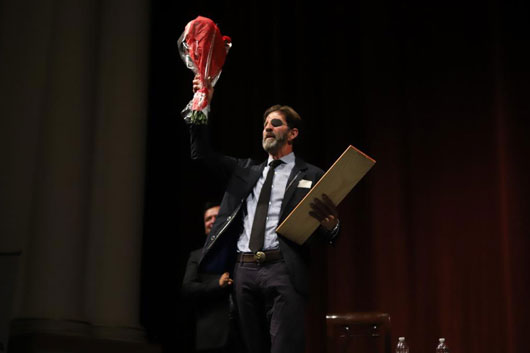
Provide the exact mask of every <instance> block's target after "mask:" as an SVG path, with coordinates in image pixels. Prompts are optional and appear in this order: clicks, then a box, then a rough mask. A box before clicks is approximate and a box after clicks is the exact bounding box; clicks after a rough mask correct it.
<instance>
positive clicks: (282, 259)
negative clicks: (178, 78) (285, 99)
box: [190, 79, 339, 353]
mask: <svg viewBox="0 0 530 353" xmlns="http://www.w3.org/2000/svg"><path fill="white" fill-rule="evenodd" d="M193 83H194V85H193V88H194V91H196V90H198V89H200V88H201V84H200V82H199V80H198V79H195V80H194V82H193ZM212 95H213V88H212V87H208V101H210V102H211V98H212ZM263 119H264V127H263V136H262V145H263V148H264V150H265V151H266V152H267V153H268V155H269V156H268V160H267V161H266V162H263V163H259V162H256V161H254V160H251V159H237V158H232V157H228V156H224V155H221V154H218V153H215V152H214V151H212V150H211V149H210V146H209V141H208V136H207V133H208V130H207V126H206V125H203V124H190V137H191V156H192V158H193V159H198V160H202V161H204V162H205V163H206V165H208V166H210V167H212V168H213V170H214V171H215V173H216V175H218V176H219V177H225V178H226V180H228V183H227V187H226V191H225V194H224V197H223V201H222V202H221V206H220V210H219V214H218V217H217V219H216V221H215V223H214V225H213V227H212V231H211V232H210V235H209V237H208V238H207V240H206V243H205V245H204V247H203V252H202V256H201V259H200V267H201V270H202V271H204V272H207V273H217V274H221V273H224V272H226V271H228V272H232V271H233V275H234V286H235V296H236V303H237V307H238V311H239V316H240V322H241V333H242V336H243V338H244V341H245V343H246V345H247V350H248V351H249V352H253V353H268V352H273V353H280V352H286V353H287V352H288V353H302V352H303V351H304V343H305V336H304V314H305V303H306V297H307V294H308V282H309V273H308V267H307V266H308V262H309V260H310V259H309V253H308V249H307V243H311V242H313V240H318V239H322V240H325V241H327V242H332V241H333V240H334V239H335V237H336V236H337V234H338V232H339V220H338V214H337V210H336V207H335V205H334V204H333V203H332V202H331V200H330V199H329V198H328V197H326V196H325V195H322V199H318V198H317V199H315V200H313V205H312V211H311V213H310V215H311V216H313V217H315V218H317V219H318V220H319V221H320V224H321V226H320V227H319V230H318V231H317V232H316V233H318V234H315V235H314V236H312V237H311V238H312V239H310V240H309V241H308V242H306V244H304V245H298V244H296V243H294V242H292V241H290V240H289V239H287V238H285V237H283V236H281V235H279V234H277V233H276V232H275V229H276V227H277V226H278V225H279V224H280V223H281V222H282V221H283V219H284V218H285V217H286V216H287V215H288V214H289V213H290V212H291V211H292V210H293V209H294V207H295V206H296V205H297V204H298V203H299V202H300V201H301V200H302V198H303V197H304V196H305V195H306V194H307V192H308V191H309V190H310V188H311V187H312V186H313V185H315V184H316V182H317V181H318V180H319V179H320V177H322V175H323V171H322V170H321V169H320V168H318V167H315V166H313V165H311V164H309V163H306V162H304V161H303V160H301V159H300V158H298V157H295V155H294V153H293V143H294V142H295V139H296V138H297V137H298V134H299V132H300V125H301V119H300V116H299V115H298V114H297V113H296V111H294V109H292V108H291V107H288V106H280V105H276V106H273V107H271V108H269V109H268V110H267V111H266V112H265V114H264V116H263Z"/></svg>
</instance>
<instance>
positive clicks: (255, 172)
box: [241, 161, 266, 198]
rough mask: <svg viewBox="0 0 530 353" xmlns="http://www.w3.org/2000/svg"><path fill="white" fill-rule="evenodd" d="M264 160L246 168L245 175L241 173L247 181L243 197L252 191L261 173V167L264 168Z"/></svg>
mask: <svg viewBox="0 0 530 353" xmlns="http://www.w3.org/2000/svg"><path fill="white" fill-rule="evenodd" d="M265 164H266V161H265V162H263V163H261V164H259V165H256V166H253V167H252V168H249V169H247V174H246V175H241V178H242V179H243V180H244V181H245V182H246V183H247V185H246V189H245V192H244V194H243V195H244V198H246V197H247V196H248V194H249V193H250V192H251V191H252V189H253V188H254V186H255V185H256V183H257V182H258V179H259V177H260V176H261V174H262V173H263V169H264V168H265Z"/></svg>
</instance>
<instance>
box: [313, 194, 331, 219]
mask: <svg viewBox="0 0 530 353" xmlns="http://www.w3.org/2000/svg"><path fill="white" fill-rule="evenodd" d="M311 206H312V207H313V209H314V210H315V211H316V212H318V213H319V214H321V215H322V216H324V217H325V216H327V215H331V214H333V210H331V209H330V208H329V206H328V205H326V204H325V203H324V202H322V201H320V199H318V198H315V199H314V200H313V202H312V203H311Z"/></svg>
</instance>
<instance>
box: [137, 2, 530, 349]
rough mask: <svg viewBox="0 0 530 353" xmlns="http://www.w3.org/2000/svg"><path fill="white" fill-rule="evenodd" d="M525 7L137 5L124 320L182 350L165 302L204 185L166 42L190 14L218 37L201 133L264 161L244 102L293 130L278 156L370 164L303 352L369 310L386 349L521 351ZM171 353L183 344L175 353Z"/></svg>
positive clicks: (182, 310) (178, 306)
mask: <svg viewBox="0 0 530 353" xmlns="http://www.w3.org/2000/svg"><path fill="white" fill-rule="evenodd" d="M528 14H529V12H528V4H527V2H525V1H514V2H506V1H500V0H497V1H480V2H479V1H473V2H465V1H464V2H462V1H444V2H424V1H417V0H411V1H399V2H398V1H355V2H351V3H349V4H346V2H344V3H342V2H333V1H331V2H330V1H326V2H320V3H318V4H317V5H310V3H309V2H305V1H289V2H285V1H276V0H275V1H268V2H257V3H254V2H241V3H239V2H237V3H236V2H234V1H216V2H211V3H210V2H206V1H193V2H188V4H186V3H184V2H179V3H177V2H165V1H154V2H153V3H152V28H151V29H152V33H151V49H152V50H151V76H150V80H151V81H150V108H149V117H148V151H147V153H148V157H147V168H148V169H147V180H146V182H147V184H146V212H145V217H146V220H145V231H144V260H143V285H142V288H143V290H142V323H143V325H144V326H145V327H146V328H147V330H148V332H149V335H150V337H151V339H152V340H153V341H155V342H159V343H162V344H163V345H164V347H166V348H167V350H168V351H169V350H170V349H171V348H174V347H177V346H180V347H185V348H186V349H190V347H191V340H192V338H191V331H190V321H189V320H190V318H189V310H188V308H187V306H186V305H184V304H183V303H182V302H181V301H179V298H178V296H179V294H178V293H179V290H180V282H181V280H182V276H183V271H184V267H185V264H186V260H187V256H188V253H189V251H191V250H192V249H194V248H197V247H199V246H200V245H201V244H202V242H203V240H204V239H203V238H204V236H203V229H202V221H201V216H202V215H201V212H202V204H203V202H204V201H205V200H206V199H209V198H212V197H218V196H219V195H220V194H221V192H222V190H223V185H221V184H220V183H219V182H218V181H217V180H216V176H215V175H205V174H204V173H203V172H202V171H201V170H199V169H198V168H197V167H196V166H194V165H192V164H191V162H190V160H189V157H188V156H189V147H188V136H187V133H186V127H185V125H184V123H183V121H182V119H181V118H180V116H179V112H180V110H181V109H182V108H183V107H184V106H185V105H186V103H187V102H188V101H189V100H190V99H191V97H192V92H191V80H192V76H193V74H192V73H191V71H189V70H187V69H186V68H185V66H184V64H183V63H182V61H181V59H180V58H179V56H178V53H177V49H176V41H177V38H178V37H179V36H180V34H181V33H182V31H183V30H184V26H185V25H186V23H187V22H188V21H190V20H192V19H194V18H195V17H196V16H198V15H202V16H206V17H210V18H212V19H213V20H214V21H216V22H217V23H218V25H219V27H220V29H221V31H222V33H223V34H225V35H229V36H231V38H232V41H233V47H232V49H231V51H230V53H229V55H228V58H227V62H226V64H225V67H224V70H223V74H222V75H221V78H220V80H219V82H218V84H217V86H216V93H215V97H214V100H213V105H212V115H211V127H212V132H213V133H212V143H213V144H214V145H215V146H216V147H217V148H218V149H219V150H221V151H222V152H224V153H226V154H230V155H234V156H241V157H247V156H252V157H255V158H265V154H264V153H263V152H262V150H261V146H260V132H261V128H262V121H261V115H262V112H263V111H264V110H265V109H266V108H267V107H269V106H271V105H272V104H276V103H281V104H288V105H291V106H293V107H295V109H297V110H298V112H299V113H300V114H301V116H302V117H303V118H304V119H305V121H306V123H307V129H306V130H305V131H303V133H302V135H303V136H302V137H303V140H302V143H301V144H300V145H299V146H297V150H296V153H297V154H298V155H301V156H302V157H303V158H305V159H306V160H308V161H310V162H312V163H313V164H316V165H318V166H320V167H321V168H323V169H327V168H328V167H329V166H330V165H331V164H332V162H333V161H334V160H335V159H336V158H337V157H338V156H339V155H340V153H342V152H343V151H344V150H345V148H346V147H347V146H348V145H350V144H351V145H354V146H356V147H357V148H359V149H361V150H362V151H364V152H366V153H367V154H368V155H370V156H371V157H373V158H374V159H376V160H377V164H376V166H375V167H374V168H373V169H372V170H371V171H370V172H369V173H368V174H367V176H366V177H365V178H364V179H363V180H362V181H361V182H360V183H359V184H358V186H357V187H356V188H355V189H354V190H353V192H352V193H351V194H350V195H348V197H347V198H346V199H345V201H344V202H343V203H342V204H341V205H340V208H339V210H340V214H341V220H342V222H343V232H342V235H341V239H340V240H339V242H338V244H337V245H336V246H335V247H334V248H330V249H317V250H316V251H315V257H317V258H316V263H317V265H318V266H315V269H314V279H315V282H314V291H313V294H314V295H313V297H312V298H311V304H312V305H311V309H310V311H309V322H308V327H309V331H310V332H311V335H310V337H309V338H308V339H309V341H310V345H308V352H322V351H324V344H325V332H324V326H323V316H322V315H324V314H325V313H327V312H359V311H360V312H363V311H381V312H387V313H389V314H390V316H391V320H392V335H393V344H395V342H396V340H397V337H398V336H402V335H403V336H406V338H407V340H408V341H409V344H410V346H411V350H412V352H434V350H435V346H436V343H437V339H438V337H445V338H446V339H447V343H448V345H449V347H450V348H451V349H452V351H453V352H468V353H479V352H480V353H485V352H492V353H493V352H526V351H528V340H527V338H526V336H527V335H526V330H527V327H529V326H530V323H529V322H528V316H529V314H530V313H529V304H528V298H529V297H530V283H529V276H528V275H527V269H528V268H529V261H530V260H528V258H529V257H527V256H525V255H526V252H527V250H528V249H529V237H528V231H529V224H530V221H529V220H528V216H527V214H528V211H529V210H530V201H529V200H530V194H529V192H530V186H529V183H528V178H529V174H530V173H529V172H530V170H529V167H528V161H527V156H528V155H529V152H530V143H529V141H528V138H527V134H528V132H529V130H528V125H529V124H528V115H529V109H528V108H529V105H528V94H529V88H530V87H529V82H530V80H529V79H530V77H529V69H528V65H529V62H530V55H529V54H528V45H529V41H528V33H529V27H530V22H529V21H528V19H529V17H528ZM180 351H183V350H182V348H180Z"/></svg>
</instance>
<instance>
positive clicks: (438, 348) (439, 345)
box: [436, 338, 449, 353]
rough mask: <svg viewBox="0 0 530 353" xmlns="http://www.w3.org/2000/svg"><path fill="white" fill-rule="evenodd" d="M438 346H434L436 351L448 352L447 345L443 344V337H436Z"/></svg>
mask: <svg viewBox="0 0 530 353" xmlns="http://www.w3.org/2000/svg"><path fill="white" fill-rule="evenodd" d="M438 341H439V343H438V347H436V353H449V347H447V345H446V344H445V338H439V339H438Z"/></svg>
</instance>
